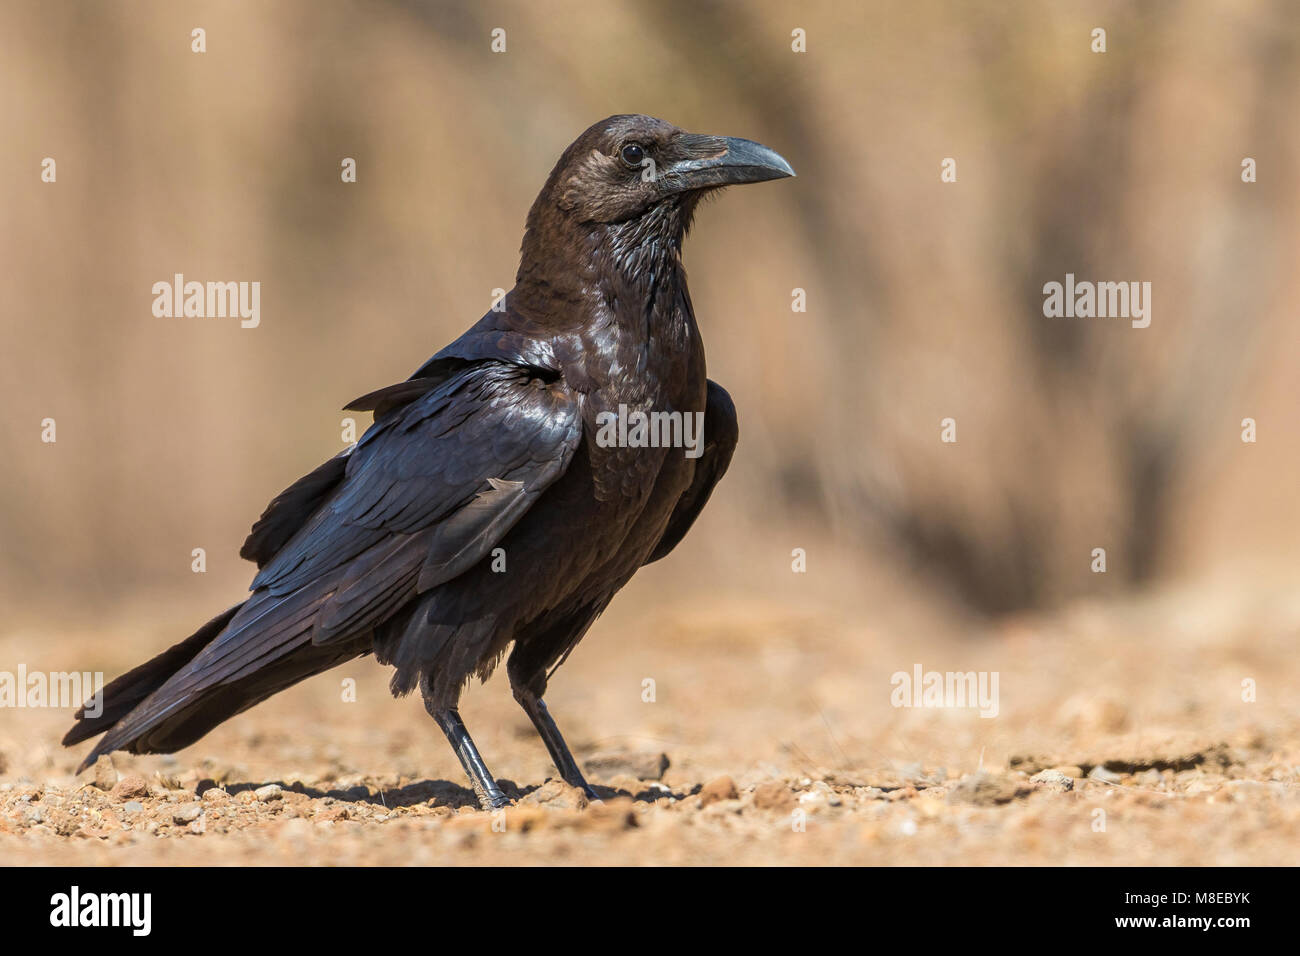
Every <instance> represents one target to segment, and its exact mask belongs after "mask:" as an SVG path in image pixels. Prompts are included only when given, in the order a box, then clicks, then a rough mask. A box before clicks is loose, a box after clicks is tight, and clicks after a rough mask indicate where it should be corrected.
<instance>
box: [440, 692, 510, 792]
mask: <svg viewBox="0 0 1300 956" xmlns="http://www.w3.org/2000/svg"><path fill="white" fill-rule="evenodd" d="M428 710H429V713H430V714H432V715H433V719H434V720H436V721H437V722H438V726H439V727H441V728H442V732H443V733H444V734H446V735H447V740H449V741H450V742H451V749H452V750H454V751H456V756H457V757H459V758H460V765H461V766H462V767H464V768H465V773H466V774H468V775H469V782H470V784H471V785H472V786H473V787H474V794H475V795H476V796H477V797H478V802H479V805H480V806H482V807H483V809H484V810H500V809H501V808H502V807H504V806H507V805H508V804H509V803H510V801H509V800H507V799H506V795H505V794H504V793H502V792H501V788H500V787H499V786H497V782H496V780H495V779H493V777H492V774H491V773H489V772H488V768H487V765H486V764H484V763H483V758H482V757H481V756H480V755H479V752H478V747H476V746H474V740H473V738H471V737H470V735H469V731H468V730H466V729H465V722H464V721H462V720H461V719H460V711H458V710H456V708H455V707H448V708H447V709H446V710H438V711H435V710H433V709H432V708H428Z"/></svg>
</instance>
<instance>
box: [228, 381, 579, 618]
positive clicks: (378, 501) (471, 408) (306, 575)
mask: <svg viewBox="0 0 1300 956" xmlns="http://www.w3.org/2000/svg"><path fill="white" fill-rule="evenodd" d="M579 405H580V397H579V396H578V395H577V394H576V393H574V392H572V391H571V390H569V389H568V388H567V387H566V386H564V385H563V384H562V383H559V382H553V383H549V384H548V383H547V382H546V381H544V380H542V379H540V378H538V377H536V376H535V373H534V372H533V370H530V369H529V368H527V367H525V366H520V365H515V364H510V363H504V362H487V363H483V364H478V365H474V366H471V367H469V368H466V369H464V370H462V371H460V372H459V373H457V374H455V375H453V376H452V377H451V378H449V379H448V380H446V381H445V382H443V383H442V384H440V385H438V386H437V387H436V388H434V389H432V390H430V391H427V392H426V393H425V394H423V395H421V396H419V397H417V398H415V400H413V401H411V402H409V404H407V405H405V406H404V407H401V408H399V409H396V410H394V411H392V412H391V413H389V414H386V415H384V416H383V417H381V418H380V420H378V421H376V423H375V424H374V425H372V426H371V428H370V429H369V430H368V431H367V432H366V433H365V435H363V436H362V438H361V440H360V441H359V442H358V443H357V446H356V448H355V449H354V450H353V451H352V453H351V454H350V455H349V456H348V457H347V459H346V465H345V467H344V474H343V478H342V481H341V482H340V483H339V484H338V486H337V487H336V489H335V490H334V492H333V493H332V495H330V497H329V498H328V500H326V501H325V502H323V503H322V504H321V506H320V507H319V508H318V509H317V511H316V512H315V514H313V515H312V516H311V517H310V518H309V519H308V520H307V522H306V523H305V524H304V525H303V526H302V528H300V529H299V530H298V532H297V533H296V534H294V535H293V537H292V538H290V539H289V540H288V541H287V542H286V543H285V545H284V546H283V547H282V548H281V549H280V550H279V552H278V553H277V554H276V555H275V556H274V557H273V558H271V559H270V560H269V561H267V562H266V564H265V565H264V566H263V568H262V569H261V570H260V571H259V572H258V574H257V576H256V577H255V578H254V579H253V584H252V589H253V590H254V591H266V592H268V593H269V594H270V595H272V596H284V595H289V594H292V593H294V592H296V591H298V590H300V589H302V588H304V587H306V586H308V585H315V584H318V583H321V582H324V581H327V580H328V581H329V582H330V590H331V592H332V593H331V596H330V597H329V598H328V599H326V600H325V601H324V602H323V603H322V604H321V606H320V608H319V612H318V613H317V615H316V621H315V632H314V635H313V640H314V641H315V642H316V643H322V642H324V641H327V640H329V639H331V638H333V637H337V636H342V635H345V634H349V633H355V632H356V631H357V630H358V629H359V628H362V627H366V626H372V625H373V624H375V623H377V622H378V621H380V620H383V619H384V618H385V617H387V616H388V614H389V613H391V612H392V611H394V610H396V608H397V607H398V606H400V605H401V604H404V603H405V602H406V601H407V600H409V599H410V597H412V596H413V595H414V594H416V593H420V592H423V591H427V590H430V589H431V588H434V587H436V586H437V585H439V584H441V583H443V582H445V581H448V580H450V579H451V578H453V577H455V576H457V575H458V574H460V573H462V572H463V571H465V570H467V569H468V568H469V567H471V566H473V565H474V564H475V563H477V562H478V561H479V560H481V559H482V558H483V557H484V556H485V555H486V554H487V553H488V551H489V550H490V549H491V548H492V546H493V545H494V544H495V543H496V542H498V541H499V540H500V539H501V538H502V537H503V536H504V535H505V534H506V532H507V531H509V530H510V528H511V527H513V526H514V524H515V522H517V521H518V520H519V518H520V517H522V516H523V514H524V513H525V512H526V511H527V510H528V508H529V507H530V506H531V505H532V503H533V502H534V501H536V500H537V498H538V496H539V495H541V494H542V492H543V491H545V489H546V488H547V487H549V486H550V485H551V483H552V482H554V481H555V479H556V478H558V477H559V476H560V475H561V474H563V472H564V470H565V469H566V468H567V467H568V464H569V461H570V460H571V459H572V457H573V452H574V450H575V449H576V448H577V446H578V444H579V442H580V440H581V431H582V424H581V416H580V407H579ZM385 612H387V613H385Z"/></svg>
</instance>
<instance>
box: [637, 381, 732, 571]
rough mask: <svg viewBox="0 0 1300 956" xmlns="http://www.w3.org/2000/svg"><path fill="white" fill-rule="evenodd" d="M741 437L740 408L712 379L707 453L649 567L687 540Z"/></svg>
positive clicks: (707, 413)
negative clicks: (683, 539) (737, 409)
mask: <svg viewBox="0 0 1300 956" xmlns="http://www.w3.org/2000/svg"><path fill="white" fill-rule="evenodd" d="M739 437H740V426H739V425H738V424H737V422H736V406H735V405H734V404H733V403H732V401H731V396H730V395H728V394H727V390H726V389H725V388H723V387H722V386H721V385H719V384H718V383H717V382H715V381H713V380H712V379H710V380H709V391H708V400H707V403H706V405H705V407H704V453H703V454H702V455H701V456H700V458H699V460H698V461H697V462H696V463H695V477H694V478H692V479H691V484H690V487H688V488H687V489H686V490H685V491H684V492H682V496H681V498H679V499H678V501H677V505H676V507H674V508H673V513H672V515H671V516H670V517H669V518H668V527H667V528H665V529H664V533H663V537H661V538H660V539H659V543H658V544H657V545H655V548H654V550H653V551H651V552H650V557H648V558H646V559H645V564H650V563H651V562H654V561H658V560H659V559H660V558H662V557H663V556H664V555H666V554H667V553H668V552H669V551H671V550H672V549H673V548H675V547H677V545H678V544H679V543H680V542H681V540H682V538H684V537H686V532H687V531H689V530H691V525H693V524H694V523H695V519H696V518H698V517H699V516H700V512H701V511H703V510H704V506H705V505H706V504H707V503H708V501H709V496H710V495H711V494H713V488H714V486H715V485H716V484H717V483H718V481H719V479H721V478H722V475H723V473H724V472H726V470H727V466H728V465H729V464H731V455H732V453H733V452H734V451H735V450H736V441H737V439H738V438H739Z"/></svg>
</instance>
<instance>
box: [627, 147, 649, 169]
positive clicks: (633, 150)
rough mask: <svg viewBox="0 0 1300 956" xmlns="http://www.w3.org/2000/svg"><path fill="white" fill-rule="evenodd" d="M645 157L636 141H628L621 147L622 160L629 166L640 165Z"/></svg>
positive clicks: (643, 151)
mask: <svg viewBox="0 0 1300 956" xmlns="http://www.w3.org/2000/svg"><path fill="white" fill-rule="evenodd" d="M644 159H645V150H644V149H642V148H641V146H640V145H639V144H637V143H628V144H627V145H626V146H624V147H623V162H625V163H627V164H628V165H629V166H640V165H641V161H642V160H644Z"/></svg>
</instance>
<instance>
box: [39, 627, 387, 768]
mask: <svg viewBox="0 0 1300 956" xmlns="http://www.w3.org/2000/svg"><path fill="white" fill-rule="evenodd" d="M248 604H249V602H244V604H237V605H235V606H234V607H232V608H230V609H229V610H227V611H224V612H223V613H221V614H219V615H217V616H216V617H214V618H213V619H212V620H211V621H209V622H208V623H207V624H204V625H203V627H201V628H199V630H198V631H196V632H195V633H194V634H193V635H192V636H190V637H187V638H186V639H185V640H183V641H181V642H180V643H179V644H177V645H176V646H174V647H172V648H170V649H169V650H166V651H164V652H163V653H161V654H159V655H158V656H157V657H155V658H154V659H153V660H151V661H148V662H146V663H144V664H141V665H140V666H139V667H137V668H135V670H132V671H130V672H128V673H126V674H123V675H122V676H121V677H119V678H118V679H117V680H115V681H113V682H112V683H111V684H109V685H108V686H107V687H105V688H104V689H103V690H102V691H101V692H100V694H99V695H98V700H97V701H92V703H98V705H99V706H97V707H95V708H93V710H94V711H95V712H96V713H95V714H94V715H93V716H92V715H91V714H88V713H87V708H86V707H85V706H83V707H82V708H81V709H80V710H78V711H77V713H76V715H75V717H76V720H77V723H76V724H74V725H73V727H72V729H71V730H69V731H68V733H67V735H66V736H65V737H64V738H63V744H64V746H71V745H72V744H76V743H79V742H81V741H83V740H87V739H89V738H90V737H94V736H95V735H96V734H100V733H103V734H104V737H103V739H101V740H100V741H99V743H97V744H96V745H95V748H94V749H93V750H92V751H91V752H90V754H89V755H88V756H87V757H86V759H85V760H83V761H82V763H81V766H80V767H78V768H77V772H78V773H80V772H81V771H82V770H85V769H86V768H87V767H89V766H90V765H91V764H93V763H94V762H95V760H96V759H98V757H99V756H100V755H101V754H105V753H110V752H111V751H114V750H126V751H130V752H131V753H171V752H173V751H175V750H179V749H181V748H182V747H187V746H189V745H190V744H192V743H194V741H196V740H198V739H199V738H200V737H202V736H203V735H204V734H206V733H207V732H208V731H210V730H212V728H214V727H216V726H217V725H218V724H220V723H222V722H223V721H226V720H228V719H229V718H231V717H233V716H235V715H236V714H238V713H241V712H242V711H245V710H247V709H248V708H249V707H252V706H253V705H254V704H256V703H259V702H261V701H263V700H265V699H266V698H267V697H270V696H271V695H272V694H275V693H277V692H279V691H281V690H284V689H285V688H286V687H289V686H291V685H293V684H296V683H298V682H299V681H300V680H303V679H304V678H307V677H310V676H312V675H313V674H318V673H320V672H321V671H324V670H328V669H329V668H331V667H333V666H335V665H337V664H341V663H343V662H344V661H345V660H349V659H351V658H355V657H358V656H360V655H361V654H363V653H366V652H367V651H369V649H370V644H369V642H370V638H369V635H368V634H367V635H364V640H357V641H351V642H342V643H341V644H338V645H329V646H327V647H316V646H313V645H312V644H311V642H310V638H309V636H308V637H305V638H300V639H299V640H297V641H295V642H293V644H292V645H291V646H289V647H286V648H284V649H283V652H282V653H281V654H278V655H273V656H271V658H270V659H269V660H266V661H265V662H264V663H263V664H262V666H260V667H255V668H251V669H249V670H248V671H245V672H242V673H224V674H214V675H213V679H212V680H200V681H197V682H196V681H195V680H194V679H193V678H194V673H193V672H194V671H195V670H196V668H198V669H199V670H200V671H201V672H203V671H206V667H205V666H204V661H205V660H206V659H207V658H208V657H210V656H211V655H212V653H213V652H212V651H209V654H208V655H204V656H202V657H201V656H200V655H203V652H204V650H205V649H208V648H209V647H213V646H214V645H215V644H216V643H217V642H218V641H219V639H220V640H221V641H228V640H230V638H232V637H234V638H239V637H242V636H245V635H244V634H243V633H242V631H243V628H242V627H241V620H242V619H239V620H237V619H236V618H237V615H238V614H239V612H240V611H241V610H242V609H244V608H245V606H246V605H248ZM257 610H258V609H257V608H253V607H250V611H253V612H256V611H257ZM246 616H247V615H246ZM232 621H234V624H233V627H232V625H231V622H232ZM228 628H230V629H231V630H230V632H229V633H228ZM223 635H226V636H225V637H223ZM248 637H255V635H248ZM196 658H197V660H196Z"/></svg>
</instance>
